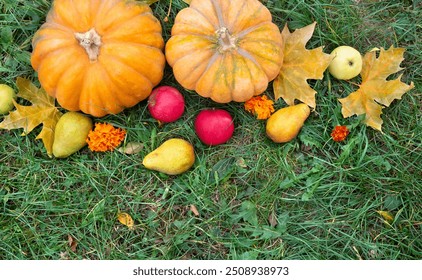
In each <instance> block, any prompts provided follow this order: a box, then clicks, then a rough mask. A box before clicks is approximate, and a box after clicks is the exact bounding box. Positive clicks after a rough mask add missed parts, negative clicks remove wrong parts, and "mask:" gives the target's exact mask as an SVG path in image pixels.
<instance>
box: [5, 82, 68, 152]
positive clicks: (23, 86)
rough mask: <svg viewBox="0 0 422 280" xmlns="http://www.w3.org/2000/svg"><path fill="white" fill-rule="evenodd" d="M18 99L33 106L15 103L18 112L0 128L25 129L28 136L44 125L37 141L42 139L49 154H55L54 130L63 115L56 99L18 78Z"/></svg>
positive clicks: (10, 115) (9, 117)
mask: <svg viewBox="0 0 422 280" xmlns="http://www.w3.org/2000/svg"><path fill="white" fill-rule="evenodd" d="M16 86H17V87H18V94H17V97H20V98H23V99H25V100H28V101H29V102H31V103H32V105H31V106H23V105H19V104H17V103H16V102H14V104H15V107H16V110H15V111H13V112H11V113H10V114H9V115H8V116H6V117H5V118H4V120H3V121H2V122H1V123H0V128H3V129H8V130H11V129H17V128H23V131H24V132H23V134H22V135H23V136H25V135H28V134H29V133H30V132H31V131H32V130H33V129H34V128H36V127H37V126H38V125H40V124H42V125H43V128H42V130H41V132H40V134H38V136H37V137H36V138H35V139H41V140H42V141H43V143H44V147H45V148H46V150H47V154H48V155H49V156H50V157H51V156H52V154H53V140H54V128H55V127H56V123H57V121H58V120H59V118H60V117H61V115H62V113H61V112H60V111H59V110H58V109H57V108H56V106H55V99H54V98H53V97H51V96H49V95H48V94H47V93H46V92H45V91H44V90H43V89H39V88H37V87H36V86H35V85H34V84H32V83H31V81H29V80H27V79H24V78H17V80H16Z"/></svg>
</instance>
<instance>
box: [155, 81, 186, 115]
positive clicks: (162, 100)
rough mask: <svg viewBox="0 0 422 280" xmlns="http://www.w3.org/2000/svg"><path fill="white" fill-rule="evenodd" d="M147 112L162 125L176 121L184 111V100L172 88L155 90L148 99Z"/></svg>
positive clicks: (163, 87)
mask: <svg viewBox="0 0 422 280" xmlns="http://www.w3.org/2000/svg"><path fill="white" fill-rule="evenodd" d="M148 110H149V112H150V114H151V116H152V117H153V118H154V119H156V120H158V121H160V122H163V123H169V122H174V121H176V120H178V119H179V118H180V117H181V116H182V115H183V112H184V111H185V99H184V98H183V95H182V94H181V93H180V92H179V91H178V90H177V89H176V88H174V87H171V86H160V87H157V88H155V89H154V90H153V91H152V92H151V95H150V96H149V98H148Z"/></svg>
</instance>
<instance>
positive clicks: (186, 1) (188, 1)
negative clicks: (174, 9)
mask: <svg viewBox="0 0 422 280" xmlns="http://www.w3.org/2000/svg"><path fill="white" fill-rule="evenodd" d="M183 2H185V3H186V4H190V2H192V0H183Z"/></svg>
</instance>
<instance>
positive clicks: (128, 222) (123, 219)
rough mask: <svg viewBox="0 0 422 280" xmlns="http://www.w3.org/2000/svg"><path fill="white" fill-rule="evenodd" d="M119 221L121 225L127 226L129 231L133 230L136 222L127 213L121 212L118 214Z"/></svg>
mask: <svg viewBox="0 0 422 280" xmlns="http://www.w3.org/2000/svg"><path fill="white" fill-rule="evenodd" d="M117 220H118V221H119V222H120V223H121V224H123V225H125V226H127V227H128V228H129V229H133V226H134V224H135V223H134V222H133V219H132V217H131V216H130V215H129V214H128V213H125V212H119V213H118V214H117Z"/></svg>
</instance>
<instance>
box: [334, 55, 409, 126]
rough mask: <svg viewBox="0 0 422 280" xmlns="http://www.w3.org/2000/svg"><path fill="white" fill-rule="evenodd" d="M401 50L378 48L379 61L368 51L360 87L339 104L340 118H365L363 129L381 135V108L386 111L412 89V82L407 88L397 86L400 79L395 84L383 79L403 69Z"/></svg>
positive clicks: (400, 84) (401, 85)
mask: <svg viewBox="0 0 422 280" xmlns="http://www.w3.org/2000/svg"><path fill="white" fill-rule="evenodd" d="M404 52H405V49H404V48H394V47H390V48H389V49H388V50H384V49H383V48H381V50H380V54H379V57H378V58H377V57H376V54H377V53H376V52H375V51H370V52H368V53H366V54H365V56H364V58H363V65H362V71H361V73H360V75H361V77H362V83H361V84H360V86H359V89H358V90H357V91H355V92H353V93H351V94H350V95H349V96H347V97H346V98H341V99H339V101H340V102H341V104H342V110H341V112H342V114H343V117H345V118H347V117H350V116H353V115H358V116H359V115H363V114H365V123H366V125H368V126H370V127H372V128H374V129H376V130H379V131H381V125H382V123H383V121H382V119H381V114H382V109H383V106H385V107H388V106H390V104H391V103H392V102H393V101H394V99H401V97H402V95H403V94H405V93H406V92H407V91H409V90H411V89H412V88H414V84H413V82H411V83H410V85H407V84H405V83H403V82H401V81H400V80H401V77H402V75H400V76H399V77H398V78H397V79H395V80H387V78H388V77H389V76H390V75H392V74H395V73H397V72H399V71H400V70H402V69H403V68H401V67H400V63H401V62H402V61H403V59H404V58H403V54H404Z"/></svg>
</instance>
